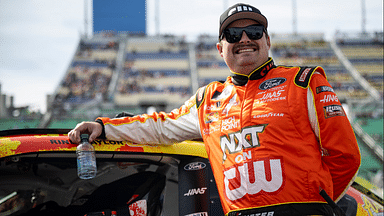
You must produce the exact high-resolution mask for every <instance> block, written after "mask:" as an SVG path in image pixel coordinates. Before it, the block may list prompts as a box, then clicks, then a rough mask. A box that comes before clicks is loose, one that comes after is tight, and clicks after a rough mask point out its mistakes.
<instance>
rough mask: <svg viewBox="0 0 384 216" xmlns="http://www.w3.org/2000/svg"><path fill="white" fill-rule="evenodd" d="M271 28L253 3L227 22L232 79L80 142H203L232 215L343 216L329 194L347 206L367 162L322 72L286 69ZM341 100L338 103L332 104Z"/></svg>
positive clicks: (223, 43) (235, 10) (107, 125)
mask: <svg viewBox="0 0 384 216" xmlns="http://www.w3.org/2000/svg"><path fill="white" fill-rule="evenodd" d="M267 27H268V22H267V19H266V18H265V17H264V16H263V15H262V14H261V12H260V11H259V10H258V9H257V8H255V7H253V6H251V5H247V4H236V5H234V6H232V7H230V8H228V10H226V11H225V12H224V13H223V14H222V15H221V17H220V30H219V39H220V42H219V43H218V44H217V49H218V51H219V53H220V55H221V56H222V57H223V58H224V60H225V62H226V64H227V65H228V67H229V69H230V70H231V72H232V75H231V76H230V77H228V78H227V80H226V81H225V82H224V83H222V82H212V83H210V84H208V85H207V86H205V87H202V88H200V89H199V90H198V92H197V93H196V95H195V96H193V97H192V98H191V99H190V100H188V101H187V102H185V104H184V105H183V106H182V107H181V108H179V109H176V110H173V111H172V112H171V113H168V114H166V113H164V112H160V113H154V114H152V115H146V114H144V115H139V116H133V117H122V118H115V119H110V118H98V119H97V120H96V122H83V123H81V124H78V125H77V126H76V128H75V129H74V130H72V131H71V132H70V133H69V138H70V139H71V140H72V141H74V142H79V141H80V140H79V137H80V133H84V132H87V133H89V134H90V141H93V140H94V139H95V138H96V137H98V136H101V137H106V138H108V139H111V140H130V141H133V142H137V143H163V144H172V143H175V142H180V141H183V140H188V139H195V138H203V140H204V143H205V147H206V150H207V153H208V156H209V160H210V163H211V166H212V170H213V173H214V176H215V180H216V183H217V187H218V190H219V193H220V197H221V202H222V206H223V210H224V213H225V214H226V215H258V214H259V215H269V216H270V215H274V216H277V215H284V216H286V215H333V213H332V209H331V207H330V206H329V205H328V204H327V203H326V201H325V199H324V198H323V197H322V196H321V195H320V194H319V192H320V191H322V192H323V193H324V192H326V193H327V194H328V195H329V196H330V197H331V198H332V199H333V200H334V201H337V200H338V199H340V198H341V197H342V196H343V194H344V193H345V191H346V190H347V188H348V187H349V185H350V184H351V183H352V182H353V179H354V177H355V175H356V173H357V170H358V168H359V165H360V153H359V149H358V146H357V142H356V139H355V136H354V133H353V130H352V128H351V125H350V123H349V121H348V119H347V117H346V115H345V112H344V110H343V108H342V106H341V104H340V102H339V100H338V99H337V97H336V95H335V93H334V91H333V89H332V87H331V86H330V84H329V83H328V82H327V80H326V77H325V74H324V71H323V69H322V68H321V67H285V66H284V67H283V66H276V65H275V64H274V62H273V60H272V59H271V58H269V57H268V51H269V49H270V47H271V42H270V38H269V36H268V33H267ZM331 98H332V99H331Z"/></svg>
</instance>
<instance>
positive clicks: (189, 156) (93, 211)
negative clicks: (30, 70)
mask: <svg viewBox="0 0 384 216" xmlns="http://www.w3.org/2000/svg"><path fill="white" fill-rule="evenodd" d="M68 132H69V129H19V130H6V131H0V216H6V215H7V216H8V215H40V216H41V215H71V216H72V215H80V216H83V215H87V216H96V215H107V216H108V215H119V216H120V215H130V216H159V215H164V216H174V215H180V216H211V215H213V216H221V215H224V214H223V210H222V208H221V203H220V200H219V195H218V192H217V188H216V184H215V180H214V178H213V174H212V171H211V166H210V164H209V161H208V159H207V153H206V151H205V148H204V143H203V142H202V141H199V140H192V141H184V142H181V143H177V144H174V145H148V144H135V143H131V142H125V141H113V140H95V141H94V142H93V143H92V145H93V146H94V147H95V151H96V158H97V175H96V177H95V178H93V179H90V180H82V179H80V178H79V177H78V176H77V171H76V170H77V163H76V147H77V145H76V144H73V143H71V142H70V140H69V139H68V137H67V133H68ZM330 202H332V201H330ZM336 207H337V208H340V209H342V211H343V212H344V213H345V215H348V216H352V215H353V216H355V215H358V216H362V215H364V216H365V215H366V216H371V215H383V200H382V198H381V197H379V196H377V195H375V194H374V193H372V192H371V191H370V190H368V189H367V188H366V187H364V186H363V185H362V184H361V183H359V182H357V181H355V182H354V183H353V184H352V186H351V187H350V188H349V190H348V191H347V194H346V195H345V196H344V197H343V198H342V199H341V200H340V201H339V202H338V203H337V205H336Z"/></svg>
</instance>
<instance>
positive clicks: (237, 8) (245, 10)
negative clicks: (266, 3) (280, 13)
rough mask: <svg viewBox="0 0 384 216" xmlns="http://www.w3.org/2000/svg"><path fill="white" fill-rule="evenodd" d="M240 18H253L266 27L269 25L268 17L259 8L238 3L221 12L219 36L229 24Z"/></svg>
mask: <svg viewBox="0 0 384 216" xmlns="http://www.w3.org/2000/svg"><path fill="white" fill-rule="evenodd" d="M240 19H252V20H255V21H257V22H258V23H260V24H261V25H263V26H264V28H265V29H267V27H268V21H267V18H266V17H265V16H264V15H263V14H261V12H260V10H259V9H257V8H255V7H253V6H251V5H248V4H243V3H237V4H235V5H233V6H231V7H229V8H228V9H227V10H226V11H224V13H223V14H221V16H220V29H219V36H220V35H221V34H222V33H223V31H224V29H225V28H227V26H228V25H229V24H231V23H232V22H233V21H236V20H240Z"/></svg>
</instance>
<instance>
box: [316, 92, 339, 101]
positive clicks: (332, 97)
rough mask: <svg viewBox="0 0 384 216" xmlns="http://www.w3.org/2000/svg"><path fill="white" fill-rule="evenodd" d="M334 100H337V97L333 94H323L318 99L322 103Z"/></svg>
mask: <svg viewBox="0 0 384 216" xmlns="http://www.w3.org/2000/svg"><path fill="white" fill-rule="evenodd" d="M334 101H336V102H339V99H338V98H337V96H336V95H335V94H328V95H324V98H323V99H321V100H320V102H322V103H328V102H334Z"/></svg>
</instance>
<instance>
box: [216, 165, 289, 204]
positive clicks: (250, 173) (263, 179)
mask: <svg viewBox="0 0 384 216" xmlns="http://www.w3.org/2000/svg"><path fill="white" fill-rule="evenodd" d="M251 163H252V164H251ZM250 165H253V169H250V168H251V167H249V166H250ZM252 182H253V183H252ZM283 182H284V172H283V165H282V163H281V160H280V159H271V160H270V159H264V160H259V161H250V162H247V163H244V164H243V165H241V166H235V167H231V168H230V169H228V170H226V171H224V187H225V194H226V196H227V198H228V199H229V200H231V201H234V200H237V199H240V198H242V197H243V196H245V195H246V194H249V195H254V194H257V193H259V192H262V191H264V192H267V193H272V192H275V191H277V190H279V189H280V188H281V187H282V185H283ZM231 188H233V189H231Z"/></svg>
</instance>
